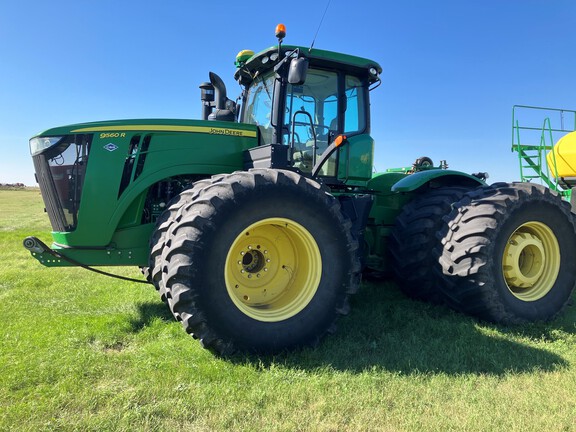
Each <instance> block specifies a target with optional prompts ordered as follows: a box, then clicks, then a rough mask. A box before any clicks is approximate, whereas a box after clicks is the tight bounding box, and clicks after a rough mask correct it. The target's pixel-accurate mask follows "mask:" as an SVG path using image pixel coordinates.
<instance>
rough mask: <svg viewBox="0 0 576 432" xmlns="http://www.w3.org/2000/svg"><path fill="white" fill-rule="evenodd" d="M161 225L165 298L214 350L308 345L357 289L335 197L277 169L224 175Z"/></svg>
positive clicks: (351, 249)
mask: <svg viewBox="0 0 576 432" xmlns="http://www.w3.org/2000/svg"><path fill="white" fill-rule="evenodd" d="M180 215H181V219H180V220H179V221H177V222H175V223H174V224H173V225H172V226H171V228H170V229H169V232H168V241H167V243H166V247H165V248H164V251H163V254H162V258H163V261H164V262H165V265H166V267H165V272H164V273H163V275H164V279H163V280H164V281H165V285H166V287H167V291H168V292H169V293H170V296H171V300H170V302H169V304H170V306H171V307H172V311H173V313H174V314H175V316H179V317H180V319H181V321H182V324H183V326H184V328H185V329H186V331H187V332H188V333H191V334H193V336H194V337H195V338H198V339H200V341H201V343H202V345H203V346H204V347H205V348H208V349H210V350H212V351H213V352H215V353H217V354H224V355H226V354H230V353H232V352H234V351H236V350H239V351H249V352H258V353H270V352H278V351H281V350H285V349H293V348H295V347H298V346H303V345H315V344H316V343H317V342H318V341H319V340H320V338H321V337H322V336H323V335H325V334H326V333H328V332H331V331H333V330H334V328H335V325H334V324H335V321H336V319H337V317H338V316H339V315H342V314H345V313H347V312H348V309H349V307H348V295H349V294H351V293H353V292H355V291H356V290H357V289H358V286H359V282H360V262H359V259H358V256H357V249H358V243H357V241H356V240H355V239H354V238H353V236H352V235H351V232H350V228H351V223H350V221H349V220H347V219H345V218H344V216H343V215H342V213H341V211H340V206H339V203H338V200H337V199H335V198H334V197H333V196H332V195H330V194H328V193H326V192H325V191H324V190H322V188H321V187H320V186H319V185H318V184H317V183H316V182H314V181H312V180H309V179H306V178H304V177H302V176H300V175H298V174H296V173H293V172H289V171H279V170H251V171H248V172H237V173H233V174H229V175H225V176H223V177H222V178H221V179H220V180H219V181H218V182H217V183H214V184H211V185H209V186H207V187H205V188H203V189H202V191H201V192H200V194H199V195H198V197H197V198H196V199H194V200H193V201H192V202H191V203H189V204H187V205H185V206H184V207H183V208H182V209H181V212H180Z"/></svg>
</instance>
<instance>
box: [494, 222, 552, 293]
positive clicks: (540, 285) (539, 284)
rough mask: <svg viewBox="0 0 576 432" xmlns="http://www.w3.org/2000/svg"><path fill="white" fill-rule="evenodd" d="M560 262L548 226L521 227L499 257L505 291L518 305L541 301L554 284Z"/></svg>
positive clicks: (541, 224) (530, 225)
mask: <svg viewBox="0 0 576 432" xmlns="http://www.w3.org/2000/svg"><path fill="white" fill-rule="evenodd" d="M560 258H561V257H560V246H559V245H558V239H557V238H556V235H555V234H554V232H553V231H552V230H551V229H550V227H549V226H547V225H546V224H544V223H542V222H535V221H534V222H526V223H524V224H523V225H521V226H519V227H518V228H517V229H516V230H515V231H514V232H513V233H512V235H511V236H510V238H509V239H508V243H507V245H506V247H505V249H504V254H503V256H502V272H503V276H504V279H505V281H506V285H507V286H508V289H509V290H510V292H511V293H512V294H513V295H514V296H515V297H516V298H518V299H519V300H522V301H527V302H529V301H536V300H539V299H541V298H542V297H544V296H545V295H546V294H548V293H549V292H550V290H552V287H553V286H554V284H555V283H556V279H557V277H558V273H559V271H560Z"/></svg>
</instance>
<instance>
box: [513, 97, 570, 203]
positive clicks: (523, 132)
mask: <svg viewBox="0 0 576 432" xmlns="http://www.w3.org/2000/svg"><path fill="white" fill-rule="evenodd" d="M575 130H576V111H573V110H567V109H559V108H544V107H535V106H527V105H514V107H513V108H512V151H516V152H517V153H518V160H519V163H520V180H521V181H523V182H531V181H533V180H536V181H539V182H540V184H543V185H546V186H548V187H549V188H550V189H553V190H555V191H558V192H559V193H560V194H562V195H563V196H565V197H566V198H569V197H570V193H571V191H570V190H564V189H563V188H562V186H561V185H560V184H559V181H558V180H559V179H558V171H557V165H556V156H555V154H554V152H552V153H551V159H552V161H551V165H552V166H551V167H550V166H549V164H548V163H547V161H546V155H547V154H548V152H550V151H551V150H552V149H553V147H554V144H555V143H556V142H557V141H558V140H559V139H560V138H561V137H562V136H564V135H566V134H567V133H569V132H573V131H575ZM551 171H552V172H551Z"/></svg>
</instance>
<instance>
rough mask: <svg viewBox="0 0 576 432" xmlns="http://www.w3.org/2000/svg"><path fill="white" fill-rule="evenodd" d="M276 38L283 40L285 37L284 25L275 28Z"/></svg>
mask: <svg viewBox="0 0 576 432" xmlns="http://www.w3.org/2000/svg"><path fill="white" fill-rule="evenodd" d="M276 37H277V38H278V39H284V38H285V37H286V26H285V25H284V24H278V25H277V26H276Z"/></svg>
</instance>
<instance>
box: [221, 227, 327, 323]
mask: <svg viewBox="0 0 576 432" xmlns="http://www.w3.org/2000/svg"><path fill="white" fill-rule="evenodd" d="M321 273H322V258H321V256H320V250H319V249H318V245H317V244H316V241H315V240H314V237H313V236H312V235H311V234H310V233H309V232H308V230H307V229H306V228H304V227H303V226H302V225H300V224H298V223H296V222H294V221H292V220H289V219H284V218H270V219H263V220H261V221H259V222H256V223H254V224H252V225H250V226H249V227H248V228H246V229H245V230H244V231H243V232H242V233H241V234H240V235H238V237H236V239H235V240H234V241H233V242H232V246H231V247H230V250H229V251H228V255H227V257H226V264H225V274H224V276H225V281H226V289H227V290H228V294H229V295H230V298H231V299H232V301H233V302H234V304H235V305H236V306H237V307H238V309H240V310H241V311H242V312H243V313H244V314H246V315H248V316H249V317H251V318H254V319H256V320H258V321H266V322H277V321H282V320H285V319H288V318H290V317H292V316H294V315H296V314H297V313H298V312H300V311H302V310H303V309H304V308H305V307H306V306H307V305H308V303H310V301H311V300H312V298H313V297H314V295H315V294H316V291H317V289H318V285H319V283H320V277H321Z"/></svg>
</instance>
